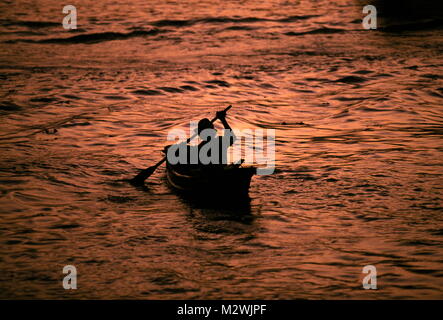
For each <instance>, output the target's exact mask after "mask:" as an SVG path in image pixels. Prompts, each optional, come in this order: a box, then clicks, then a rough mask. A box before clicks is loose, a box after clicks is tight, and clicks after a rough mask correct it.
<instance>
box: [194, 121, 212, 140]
mask: <svg viewBox="0 0 443 320" xmlns="http://www.w3.org/2000/svg"><path fill="white" fill-rule="evenodd" d="M206 129H212V130H208V132H209V135H210V136H211V137H213V136H215V129H214V125H213V124H212V122H211V121H210V120H209V119H208V118H204V119H201V120H200V121H199V122H198V135H199V136H200V137H201V138H204V137H202V132H203V130H206ZM205 136H206V137H207V133H206V131H205Z"/></svg>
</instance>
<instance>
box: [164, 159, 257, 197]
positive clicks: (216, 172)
mask: <svg viewBox="0 0 443 320" xmlns="http://www.w3.org/2000/svg"><path fill="white" fill-rule="evenodd" d="M255 173H256V168H255V167H251V166H248V167H246V166H242V165H241V164H229V165H216V166H203V165H182V164H178V165H172V164H170V163H169V162H166V178H167V180H168V183H169V185H170V186H172V187H173V188H174V189H175V190H176V191H178V192H179V193H182V194H184V195H186V196H192V197H193V198H199V199H213V198H217V199H220V200H221V201H223V199H224V200H226V199H232V198H242V197H248V192H249V186H250V183H251V178H252V176H253V175H254V174H255Z"/></svg>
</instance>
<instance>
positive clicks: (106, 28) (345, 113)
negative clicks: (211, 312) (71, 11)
mask: <svg viewBox="0 0 443 320" xmlns="http://www.w3.org/2000/svg"><path fill="white" fill-rule="evenodd" d="M75 5H76V7H77V10H78V23H79V26H78V29H77V30H75V31H66V30H64V29H63V28H62V25H61V21H62V19H63V17H64V14H63V13H62V8H63V5H62V4H61V2H60V1H56V0H41V1H26V0H17V1H2V3H1V4H0V83H1V86H0V170H1V171H0V213H1V215H0V243H1V245H0V298H65V297H74V298H143V299H145V298H146V299H182V298H186V299H187V298H190V299H193V298H203V299H204V298H208V299H214V298H262V299H292V298H338V299H342V298H370V299H372V298H418V299H422V298H440V299H441V298H443V290H442V289H443V272H442V268H443V251H442V249H443V248H442V244H443V223H442V212H443V205H442V203H443V202H442V201H443V200H442V199H443V160H442V158H443V143H442V135H443V81H442V74H443V73H442V70H443V69H442V65H443V63H442V61H443V59H442V58H443V46H442V45H443V32H442V30H443V29H442V28H441V26H442V24H441V21H440V22H439V20H438V19H434V18H428V19H426V20H423V19H422V18H420V19H418V20H417V19H416V20H414V21H413V23H412V24H411V23H408V24H407V26H408V27H404V28H403V27H400V28H399V27H398V26H399V25H401V24H402V23H403V22H401V21H400V22H398V21H396V20H395V19H394V20H390V21H388V22H387V23H386V25H384V26H383V28H380V29H379V30H376V31H367V30H363V29H362V25H361V19H362V17H363V14H362V13H361V5H360V4H358V3H357V2H354V1H350V0H341V1H334V2H330V1H321V0H320V1H308V0H301V1H280V0H271V1H255V0H251V1H223V2H220V3H219V2H216V1H192V0H186V1H145V0H143V1H142V0H133V1H123V0H117V1H90V0H81V1H80V0H78V1H75ZM389 23H391V24H389ZM430 25H431V26H432V27H431V28H430V27H429V26H430ZM389 27H390V28H391V29H389ZM384 28H386V29H384ZM402 28H403V29H402ZM406 29H407V30H406ZM399 30H400V31H399ZM228 104H233V106H234V107H233V109H232V110H231V111H230V113H229V115H228V120H229V121H230V123H231V124H232V126H233V127H236V128H241V129H242V128H272V129H276V143H277V146H276V152H277V160H276V164H277V169H276V172H275V174H273V175H271V176H260V177H259V176H256V177H254V178H253V181H252V186H251V192H250V196H251V198H252V201H251V208H250V210H245V209H241V208H236V209H234V210H228V209H208V208H199V207H196V206H195V205H194V204H192V203H191V204H190V203H187V202H185V201H183V200H182V199H180V198H179V197H178V196H177V195H176V194H174V193H173V192H171V190H170V189H169V188H168V187H167V185H166V184H165V181H164V169H161V170H159V171H158V172H157V173H156V174H155V175H154V176H152V177H151V178H150V180H149V182H148V183H147V188H146V189H142V188H134V187H132V186H130V185H129V184H128V183H126V182H124V181H122V179H125V178H128V177H131V176H133V175H134V174H135V173H137V168H144V167H146V166H149V165H151V164H153V163H155V162H156V161H157V160H159V159H160V158H161V156H162V154H161V153H160V150H161V149H162V148H163V146H164V145H166V144H167V142H166V135H167V133H168V131H169V130H170V129H172V128H174V127H183V126H186V125H187V124H188V122H189V120H198V119H199V118H201V117H203V116H205V117H210V116H211V117H212V115H213V114H214V112H215V111H216V110H218V109H221V108H223V107H226V106H227V105H228ZM233 211H234V212H233ZM244 211H246V212H244ZM248 211H249V212H248ZM68 264H73V265H75V266H76V267H77V270H78V273H79V280H78V287H79V288H78V289H77V290H76V291H69V292H68V291H65V290H63V288H62V285H61V280H62V278H63V276H64V275H63V273H62V268H63V266H64V265H68ZM369 264H372V265H375V266H376V267H377V270H378V287H379V289H378V290H377V291H371V290H363V289H362V285H361V279H362V274H361V271H362V268H363V266H365V265H369Z"/></svg>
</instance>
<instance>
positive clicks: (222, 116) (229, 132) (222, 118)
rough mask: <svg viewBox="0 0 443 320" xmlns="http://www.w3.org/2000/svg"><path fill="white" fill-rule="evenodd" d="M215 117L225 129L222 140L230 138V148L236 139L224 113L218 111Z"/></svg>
mask: <svg viewBox="0 0 443 320" xmlns="http://www.w3.org/2000/svg"><path fill="white" fill-rule="evenodd" d="M216 115H217V119H219V120H220V121H221V123H222V124H223V127H224V128H225V134H224V138H228V137H229V138H230V139H229V145H230V146H232V145H233V144H234V142H235V140H236V139H237V138H236V136H235V134H234V131H233V130H232V128H231V126H230V125H229V123H228V122H227V121H226V111H218V112H217V113H216Z"/></svg>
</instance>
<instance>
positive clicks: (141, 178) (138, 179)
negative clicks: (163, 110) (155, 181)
mask: <svg viewBox="0 0 443 320" xmlns="http://www.w3.org/2000/svg"><path fill="white" fill-rule="evenodd" d="M231 108H232V106H231V105H230V106H229V107H227V108H226V109H225V110H224V112H227V111H228V110H229V109H231ZM216 120H217V117H215V118H214V119H212V120H211V123H214V122H215V121H216ZM197 135H198V133H195V134H194V135H193V136H192V137H190V138H189V139H188V140H186V144H188V143H189V142H190V141H191V140H192V139H194V138H195V137H196V136H197ZM165 161H166V156H165V157H163V159H161V160H160V161H159V162H157V163H156V164H155V165H153V166H151V167H149V168H146V169H143V170H141V171H140V172H139V174H138V175H136V176H135V177H134V178H132V179H131V180H129V183H131V184H132V185H135V186H139V185H142V184H143V183H144V182H145V180H146V179H147V178H149V177H150V176H151V175H152V174H153V173H154V171H155V170H156V169H157V168H158V167H159V166H160V165H161V164H162V163H163V162H165Z"/></svg>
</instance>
